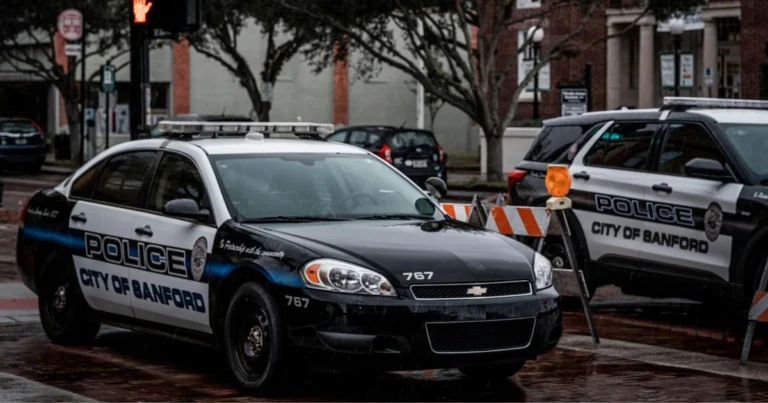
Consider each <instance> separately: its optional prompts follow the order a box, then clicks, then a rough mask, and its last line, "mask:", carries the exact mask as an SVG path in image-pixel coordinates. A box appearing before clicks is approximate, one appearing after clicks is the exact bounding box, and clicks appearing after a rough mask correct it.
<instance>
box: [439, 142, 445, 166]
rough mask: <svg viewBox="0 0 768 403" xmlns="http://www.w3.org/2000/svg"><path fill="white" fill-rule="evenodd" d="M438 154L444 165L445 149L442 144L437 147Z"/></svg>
mask: <svg viewBox="0 0 768 403" xmlns="http://www.w3.org/2000/svg"><path fill="white" fill-rule="evenodd" d="M437 152H438V153H439V154H440V163H441V164H442V163H443V162H444V161H445V157H444V156H443V147H441V146H440V144H438V145H437Z"/></svg>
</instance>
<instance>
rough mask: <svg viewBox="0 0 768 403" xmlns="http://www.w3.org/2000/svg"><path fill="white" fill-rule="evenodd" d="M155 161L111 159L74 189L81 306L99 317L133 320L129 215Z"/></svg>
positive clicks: (144, 154) (149, 154) (132, 156)
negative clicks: (83, 301) (85, 305)
mask: <svg viewBox="0 0 768 403" xmlns="http://www.w3.org/2000/svg"><path fill="white" fill-rule="evenodd" d="M156 155H157V152H155V151H134V152H127V153H122V154H118V155H115V156H113V157H111V158H109V160H108V161H107V162H106V163H105V164H103V169H102V168H101V167H102V164H99V165H97V166H96V167H94V168H92V169H90V170H89V171H87V172H85V173H84V174H83V176H81V177H80V178H78V179H76V180H75V182H74V183H73V188H72V191H71V192H70V197H71V198H72V199H73V200H75V201H76V203H75V205H74V207H73V209H72V213H71V216H70V227H69V229H70V233H71V235H72V240H73V242H72V245H73V247H72V257H73V261H74V264H75V268H76V270H77V272H78V273H77V277H78V279H79V282H80V288H81V289H82V291H83V295H84V296H85V299H86V301H88V304H89V305H90V306H91V307H93V308H95V309H98V310H100V311H104V312H110V313H115V314H118V315H124V316H130V317H132V316H133V310H132V308H131V289H130V285H129V279H130V269H129V266H131V265H135V263H138V261H139V260H140V257H139V255H138V250H137V249H135V248H133V246H134V244H133V243H132V240H134V238H135V237H134V236H133V228H134V225H133V223H134V215H135V213H136V208H137V207H138V206H139V204H140V198H141V194H142V191H143V190H144V188H145V186H146V183H147V182H148V179H149V178H150V176H149V175H150V173H151V172H152V166H153V164H155V157H156Z"/></svg>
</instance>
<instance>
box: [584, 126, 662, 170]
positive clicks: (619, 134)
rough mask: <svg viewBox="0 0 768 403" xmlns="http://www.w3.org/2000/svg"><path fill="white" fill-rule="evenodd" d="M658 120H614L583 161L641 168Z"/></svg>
mask: <svg viewBox="0 0 768 403" xmlns="http://www.w3.org/2000/svg"><path fill="white" fill-rule="evenodd" d="M660 127H661V125H660V124H658V123H635V122H632V123H617V124H614V125H613V126H611V128H610V129H608V130H606V131H605V132H604V133H603V134H602V135H601V136H600V138H599V139H598V140H597V142H595V144H594V145H593V146H592V148H591V149H590V150H589V152H588V153H587V155H586V156H585V157H584V165H587V166H594V167H605V168H619V169H634V170H643V169H646V167H647V162H648V158H649V156H650V153H651V141H652V140H653V136H654V135H655V134H656V132H657V131H658V130H659V128H660Z"/></svg>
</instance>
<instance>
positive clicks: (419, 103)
mask: <svg viewBox="0 0 768 403" xmlns="http://www.w3.org/2000/svg"><path fill="white" fill-rule="evenodd" d="M417 29H418V32H419V38H424V26H423V23H422V21H421V18H419V21H418V26H417ZM425 51H426V50H425ZM416 58H417V59H418V62H419V71H420V72H422V73H423V72H424V58H423V57H421V56H419V54H418V52H417V54H416ZM416 127H417V128H419V129H423V128H424V86H423V85H422V84H421V82H420V81H418V80H417V81H416Z"/></svg>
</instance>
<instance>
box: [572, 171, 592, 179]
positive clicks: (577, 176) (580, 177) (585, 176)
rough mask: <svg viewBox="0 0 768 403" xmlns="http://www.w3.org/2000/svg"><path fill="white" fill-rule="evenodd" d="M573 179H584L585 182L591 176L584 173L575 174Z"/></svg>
mask: <svg viewBox="0 0 768 403" xmlns="http://www.w3.org/2000/svg"><path fill="white" fill-rule="evenodd" d="M573 177H574V178H576V179H584V180H585V181H588V180H589V174H588V173H586V172H584V171H581V172H576V173H575V174H573Z"/></svg>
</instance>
